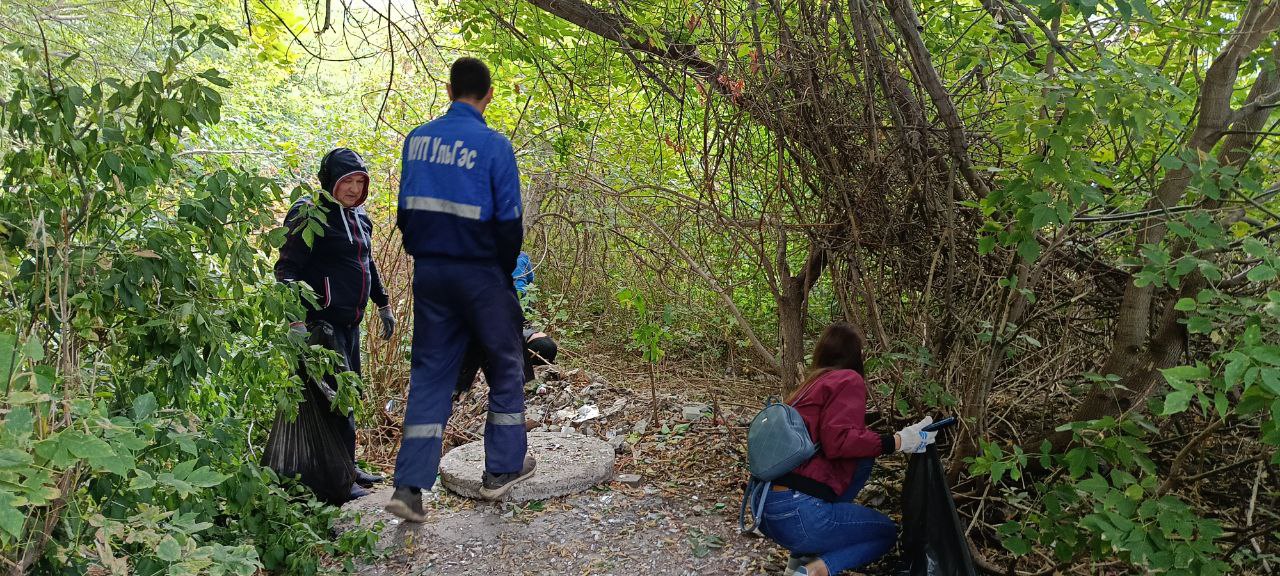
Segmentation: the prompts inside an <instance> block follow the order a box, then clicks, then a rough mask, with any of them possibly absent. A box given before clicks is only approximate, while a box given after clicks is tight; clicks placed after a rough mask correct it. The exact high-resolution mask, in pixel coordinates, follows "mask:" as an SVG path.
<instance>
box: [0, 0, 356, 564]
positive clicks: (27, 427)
mask: <svg viewBox="0 0 1280 576" xmlns="http://www.w3.org/2000/svg"><path fill="white" fill-rule="evenodd" d="M237 42H238V39H237V37H236V35H235V34H234V33H232V32H231V31H230V30H228V29H226V28H224V27H222V26H220V25H218V24H216V23H213V22H211V21H209V20H208V19H206V18H203V17H197V18H195V19H194V20H193V23H192V25H190V26H178V27H176V28H175V29H173V31H172V33H171V35H170V40H169V43H168V45H167V46H166V47H165V48H164V49H162V50H160V51H159V52H160V53H161V54H162V55H163V56H162V58H161V61H160V62H159V63H158V64H157V65H156V66H155V68H154V69H153V70H150V71H149V72H147V73H146V74H143V75H141V76H140V77H138V78H134V79H121V78H105V79H101V80H97V81H93V82H90V83H87V84H84V85H82V84H81V83H80V81H78V80H77V78H78V76H77V74H75V73H74V70H73V68H72V65H73V64H74V61H75V56H74V55H73V56H72V57H69V58H66V59H65V60H63V61H62V64H61V67H58V68H47V67H46V66H45V54H44V52H43V50H42V49H37V48H34V47H31V46H24V45H14V46H10V47H9V50H11V51H13V53H16V54H18V55H19V56H20V58H21V61H22V65H21V66H19V67H16V68H14V69H13V70H11V71H10V72H9V77H11V78H12V79H14V82H13V89H12V91H11V93H10V94H9V95H8V96H7V97H6V98H5V100H4V109H3V117H2V118H0V129H3V131H4V138H5V139H4V140H3V142H4V144H5V146H4V148H3V149H0V151H2V152H3V157H2V162H3V167H4V176H3V181H2V182H0V185H2V186H3V187H4V189H5V191H6V192H5V194H4V195H0V215H2V217H3V219H2V220H0V294H3V302H4V303H3V304H2V305H0V387H3V390H4V400H3V402H4V404H3V405H4V412H5V419H4V425H3V426H2V427H0V553H2V554H3V556H4V557H5V558H7V559H12V560H13V561H23V562H27V563H30V562H35V564H34V567H33V568H34V569H36V570H38V571H51V570H53V569H54V568H55V567H65V569H68V570H71V571H73V572H77V573H83V572H86V571H89V570H91V569H106V570H108V571H110V572H112V573H129V572H136V573H142V574H154V573H174V574H244V575H248V574H254V573H257V572H258V571H259V570H261V569H267V570H273V571H280V572H284V573H297V574H310V573H315V572H317V571H319V570H320V568H321V562H324V561H325V559H326V558H343V559H346V560H347V563H348V566H347V568H348V569H351V568H352V566H351V565H350V559H351V558H353V557H355V556H357V555H359V554H363V553H366V552H368V551H369V550H372V547H373V544H374V538H373V536H372V535H371V534H370V533H369V532H367V531H364V530H355V531H352V532H349V533H347V534H345V535H343V536H342V537H341V538H339V539H337V540H336V541H335V540H334V537H333V536H331V535H330V533H329V531H330V530H331V529H332V528H333V526H334V525H335V522H336V521H337V519H338V517H339V512H338V511H337V510H336V509H333V508H326V507H322V506H320V505H318V504H316V503H315V502H314V501H310V499H309V498H308V497H307V496H306V492H305V490H304V489H301V488H298V487H294V488H286V487H284V486H282V485H281V484H280V482H279V479H277V478H276V477H275V476H274V474H273V473H272V472H271V471H269V470H264V469H262V468H260V467H259V466H257V465H256V464H253V463H252V461H253V460H255V459H256V455H255V454H254V451H253V450H252V448H251V447H252V446H255V445H261V443H262V439H263V438H262V430H263V429H264V426H265V425H266V424H267V423H269V422H270V420H271V418H272V417H273V416H274V413H275V410H276V408H277V407H284V408H289V407H291V406H292V405H293V404H294V403H296V400H297V397H298V391H297V390H298V382H296V378H292V377H291V376H290V374H291V373H292V369H291V364H292V362H291V361H290V360H288V358H289V357H291V356H293V355H294V354H295V353H296V352H298V351H300V350H299V349H298V347H297V346H296V345H293V344H291V343H290V341H289V340H288V337H287V335H286V332H287V322H285V320H286V319H288V318H290V317H297V316H298V315H299V314H300V311H301V307H300V304H299V298H298V297H297V296H296V295H295V294H294V293H292V292H291V291H290V290H289V289H287V288H285V287H280V286H277V285H275V283H274V282H273V281H272V279H271V276H270V274H269V270H268V267H267V263H268V260H267V258H266V256H265V255H266V254H267V253H269V252H270V251H271V250H273V249H274V248H275V247H277V246H278V245H279V243H280V242H281V240H282V234H281V233H280V230H279V229H278V228H277V225H276V216H275V214H274V212H273V207H274V206H278V205H279V204H280V203H281V202H282V201H283V200H284V194H283V192H282V189H281V187H280V186H279V184H278V183H276V182H275V181H273V180H271V179H268V178H263V177H260V176H257V175H255V174H254V173H253V172H252V171H250V170H244V169H240V168H237V167H234V166H230V167H228V166H222V167H215V168H206V167H204V166H202V165H201V164H200V163H199V162H197V161H195V160H193V159H189V158H184V157H182V156H181V155H180V154H178V153H177V152H178V150H177V148H178V144H179V142H180V141H182V139H184V138H188V137H190V135H191V134H195V133H199V132H200V131H202V130H204V129H206V128H207V127H209V126H211V125H213V124H215V123H217V122H218V121H219V120H220V118H221V105H222V96H221V93H220V89H224V88H227V87H229V86H230V85H231V84H230V81H229V80H227V79H226V78H225V77H223V76H222V74H220V73H219V72H218V71H217V70H216V69H212V68H204V69H196V70H193V69H192V68H191V67H190V66H189V65H188V64H189V63H190V62H191V61H192V60H193V59H194V58H195V57H196V55H197V54H201V53H206V52H209V51H221V50H229V49H232V48H233V47H234V46H235V44H236V43H237ZM314 361H316V362H319V363H321V364H324V363H325V360H324V359H323V358H319V359H316V360H314ZM253 424H257V425H258V428H257V432H256V434H250V433H249V430H250V429H251V428H252V425H253ZM44 526H48V527H49V528H51V529H52V531H51V532H49V533H47V537H48V540H47V541H46V533H45V528H44ZM19 559H24V560H19Z"/></svg>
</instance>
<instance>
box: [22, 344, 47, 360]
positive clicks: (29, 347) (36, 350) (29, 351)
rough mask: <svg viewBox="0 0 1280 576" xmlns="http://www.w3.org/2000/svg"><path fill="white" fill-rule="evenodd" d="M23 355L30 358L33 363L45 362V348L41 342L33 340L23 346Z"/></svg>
mask: <svg viewBox="0 0 1280 576" xmlns="http://www.w3.org/2000/svg"><path fill="white" fill-rule="evenodd" d="M22 355H23V356H24V357H26V358H30V359H31V361H32V362H40V361H41V360H44V346H41V345H40V341H39V340H36V339H35V338H32V339H30V340H27V342H26V343H25V344H23V345H22Z"/></svg>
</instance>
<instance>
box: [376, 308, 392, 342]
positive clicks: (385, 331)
mask: <svg viewBox="0 0 1280 576" xmlns="http://www.w3.org/2000/svg"><path fill="white" fill-rule="evenodd" d="M378 317H379V318H381V319H382V339H383V340H390V339H391V335H392V334H395V332H396V317H395V316H393V315H391V305H390V304H388V305H386V306H383V307H381V308H378Z"/></svg>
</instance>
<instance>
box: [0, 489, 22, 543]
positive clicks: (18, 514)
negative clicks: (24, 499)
mask: <svg viewBox="0 0 1280 576" xmlns="http://www.w3.org/2000/svg"><path fill="white" fill-rule="evenodd" d="M15 500H16V498H15V497H14V496H13V495H12V494H9V493H8V492H2V491H0V530H4V532H5V533H6V534H8V535H9V536H11V537H12V538H5V539H3V540H7V541H13V540H18V539H21V538H22V525H23V524H25V523H26V521H27V515H26V514H23V513H22V511H21V510H19V509H18V508H17V507H16V506H15Z"/></svg>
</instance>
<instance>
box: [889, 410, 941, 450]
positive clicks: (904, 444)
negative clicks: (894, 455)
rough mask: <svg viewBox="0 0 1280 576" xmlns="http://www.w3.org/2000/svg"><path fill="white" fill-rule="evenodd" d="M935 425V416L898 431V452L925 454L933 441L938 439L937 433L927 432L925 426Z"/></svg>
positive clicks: (927, 417)
mask: <svg viewBox="0 0 1280 576" xmlns="http://www.w3.org/2000/svg"><path fill="white" fill-rule="evenodd" d="M930 424H933V416H925V417H924V420H921V421H919V422H916V423H915V424H912V425H910V426H907V427H906V428H903V429H902V430H899V431H898V450H901V451H902V452H904V453H907V454H919V453H921V452H924V451H925V449H926V448H928V447H929V445H930V444H933V441H934V440H935V439H937V436H938V433H937V432H925V431H924V428H925V426H928V425H930Z"/></svg>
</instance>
